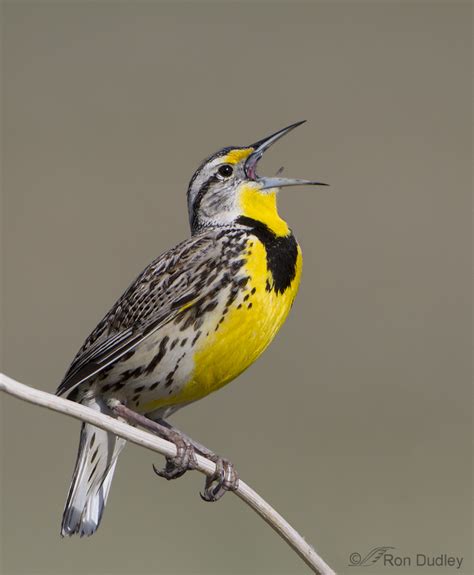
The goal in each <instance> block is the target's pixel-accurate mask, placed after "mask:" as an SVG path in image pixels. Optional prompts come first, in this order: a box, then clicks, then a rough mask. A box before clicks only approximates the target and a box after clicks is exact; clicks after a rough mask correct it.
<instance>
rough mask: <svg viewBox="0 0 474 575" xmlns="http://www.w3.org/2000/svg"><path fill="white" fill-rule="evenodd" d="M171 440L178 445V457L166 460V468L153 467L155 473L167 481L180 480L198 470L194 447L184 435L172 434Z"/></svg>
mask: <svg viewBox="0 0 474 575" xmlns="http://www.w3.org/2000/svg"><path fill="white" fill-rule="evenodd" d="M169 440H170V441H172V442H173V443H174V444H175V445H176V455H175V456H174V457H167V458H166V466H165V467H164V468H163V469H158V467H156V465H153V470H154V472H155V473H156V474H157V475H159V476H160V477H164V478H165V479H168V480H170V479H178V477H181V476H182V475H184V474H185V473H186V471H190V470H191V469H196V455H195V450H194V447H193V446H192V445H191V443H189V441H188V440H187V439H184V438H183V436H182V435H180V434H179V433H176V432H174V431H172V432H170V436H169Z"/></svg>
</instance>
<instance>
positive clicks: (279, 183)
mask: <svg viewBox="0 0 474 575" xmlns="http://www.w3.org/2000/svg"><path fill="white" fill-rule="evenodd" d="M305 122H306V120H303V121H301V122H296V123H295V124H291V126H287V127H286V128H283V129H282V130H279V131H278V132H275V133H274V134H272V135H271V136H268V137H267V138H264V139H263V140H259V141H258V142H255V144H252V145H251V146H249V147H251V148H253V149H254V151H253V152H252V153H251V154H250V156H249V157H248V158H247V161H246V162H245V175H246V176H247V178H248V179H249V180H253V181H255V182H258V183H259V184H261V188H260V189H262V190H266V189H268V188H283V187H285V186H327V185H328V184H324V183H323V182H313V181H312V180H301V179H299V178H278V177H274V178H265V177H263V176H257V173H256V168H257V164H258V161H259V160H260V158H261V157H262V156H263V154H264V152H265V151H266V150H268V148H269V147H270V146H271V145H272V144H273V143H275V142H276V141H277V140H279V139H280V138H282V137H283V136H284V135H285V134H288V132H291V130H293V129H294V128H297V127H298V126H301V124H304V123H305Z"/></svg>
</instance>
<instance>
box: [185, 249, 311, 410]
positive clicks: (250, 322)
mask: <svg viewBox="0 0 474 575" xmlns="http://www.w3.org/2000/svg"><path fill="white" fill-rule="evenodd" d="M247 250H248V253H250V255H249V256H248V259H247V264H246V272H247V273H248V275H249V277H250V280H249V282H248V284H247V286H246V289H245V291H243V292H242V294H241V295H240V296H239V297H238V298H237V300H236V301H235V302H234V304H233V305H232V307H231V308H230V309H229V311H228V313H227V314H226V316H225V319H224V321H223V322H222V323H221V324H219V326H218V329H217V331H214V332H212V333H211V334H210V335H209V337H207V338H205V339H204V340H203V342H202V344H201V347H200V348H197V349H196V352H195V356H194V362H195V369H194V372H193V375H192V378H191V380H190V381H189V383H188V385H187V386H186V388H185V389H184V390H183V393H182V397H180V400H185V401H194V400H196V399H199V398H200V397H203V396H204V395H207V394H208V393H210V392H212V391H215V390H216V389H218V388H220V387H222V386H223V385H225V384H226V383H228V382H229V381H231V380H232V379H234V378H236V377H237V376H238V375H239V374H240V373H242V371H244V370H245V369H246V368H247V367H249V365H251V364H252V363H253V362H254V361H255V360H256V359H257V358H258V357H259V355H260V354H261V353H262V352H263V351H264V350H265V348H266V347H267V346H268V345H269V343H270V342H271V341H272V340H273V338H274V337H275V335H276V333H277V332H278V330H279V329H280V327H281V326H282V324H283V322H284V321H285V319H286V317H287V315H288V313H289V311H290V308H291V306H292V304H293V301H294V299H295V296H296V293H297V291H298V286H299V283H300V277H301V269H302V256H301V249H300V248H299V246H298V255H297V260H296V273H295V276H294V279H293V281H292V282H291V284H290V286H289V287H288V288H287V289H286V290H285V291H284V292H283V293H278V292H276V291H275V290H270V291H269V290H268V284H269V283H271V282H272V277H271V274H270V271H269V270H268V267H267V254H266V250H265V247H264V245H263V244H262V243H261V242H260V241H259V240H257V239H255V238H252V239H250V240H248V243H247ZM180 395H181V394H180Z"/></svg>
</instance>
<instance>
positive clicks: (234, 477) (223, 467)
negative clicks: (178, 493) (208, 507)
mask: <svg viewBox="0 0 474 575" xmlns="http://www.w3.org/2000/svg"><path fill="white" fill-rule="evenodd" d="M215 464H216V470H215V472H214V473H213V474H212V475H210V476H209V477H207V478H206V483H205V486H204V493H200V494H199V495H200V496H201V499H203V500H204V501H207V502H214V501H218V500H219V499H220V498H221V497H222V496H223V495H224V494H225V493H226V492H227V491H235V490H236V489H237V487H238V486H239V475H238V473H237V471H236V470H235V468H234V465H233V464H232V463H231V462H230V461H229V460H228V459H224V458H222V457H216V459H215ZM214 484H215V485H214Z"/></svg>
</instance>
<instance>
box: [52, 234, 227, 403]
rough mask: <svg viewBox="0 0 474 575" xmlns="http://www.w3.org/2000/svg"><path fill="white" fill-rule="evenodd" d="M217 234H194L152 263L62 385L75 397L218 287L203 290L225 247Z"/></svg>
mask: <svg viewBox="0 0 474 575" xmlns="http://www.w3.org/2000/svg"><path fill="white" fill-rule="evenodd" d="M219 237H220V236H216V234H215V233H211V232H208V233H204V234H201V235H199V236H194V237H192V238H190V239H188V240H186V241H184V242H182V243H181V244H179V245H178V246H176V247H175V248H173V249H172V250H170V251H169V252H166V253H165V254H162V255H161V256H160V257H158V258H157V259H156V260H155V261H153V262H152V263H151V264H150V265H149V266H148V267H147V268H145V270H144V271H143V272H142V273H141V274H140V275H139V276H138V278H137V279H136V280H135V281H134V282H133V283H132V284H131V285H130V287H129V288H128V289H127V290H126V291H125V293H124V294H123V295H122V296H121V297H120V298H119V300H118V301H117V302H116V303H115V305H114V306H113V307H112V309H111V310H110V311H109V312H108V313H107V315H106V316H105V317H104V318H103V319H102V321H101V322H100V323H99V324H98V325H97V327H96V328H95V329H94V331H93V332H92V333H91V334H90V335H89V337H88V338H87V339H86V341H85V343H84V345H83V346H82V348H81V349H80V350H79V352H78V353H77V355H76V357H75V358H74V361H73V362H72V364H71V366H70V367H69V369H68V371H67V373H66V375H65V377H64V379H63V381H62V382H61V384H60V385H59V387H58V389H57V391H56V393H57V395H64V394H66V393H70V392H71V391H72V390H74V389H75V388H76V387H77V386H79V385H80V384H81V383H83V382H85V381H86V380H88V379H90V378H92V377H94V376H96V375H97V374H99V373H100V372H102V371H103V370H104V369H106V368H107V367H108V366H110V365H112V364H113V363H114V362H116V361H117V360H118V359H120V358H121V357H122V356H124V355H125V354H127V353H128V352H129V351H131V350H133V349H134V348H135V347H136V346H138V345H139V344H140V343H142V342H143V341H144V340H145V339H147V338H148V337H150V335H152V334H153V333H155V332H156V331H157V330H158V329H160V327H162V326H163V325H165V324H167V323H168V322H170V321H173V320H174V319H175V318H176V316H177V315H178V314H179V313H180V311H181V310H182V309H183V308H186V309H188V308H190V307H192V306H193V305H195V304H197V303H198V302H199V301H201V299H203V298H204V297H206V295H207V294H208V293H209V292H211V291H212V290H213V289H214V287H215V286H214V285H213V283H214V282H213V283H211V284H210V285H209V286H206V288H205V289H204V290H203V289H202V285H203V283H205V282H204V281H203V280H205V279H207V276H208V275H209V266H211V269H212V268H213V266H214V262H215V261H216V258H217V257H218V256H219V254H220V251H221V249H222V245H221V243H220V242H219V241H218V239H219Z"/></svg>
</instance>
